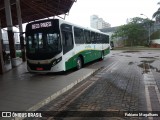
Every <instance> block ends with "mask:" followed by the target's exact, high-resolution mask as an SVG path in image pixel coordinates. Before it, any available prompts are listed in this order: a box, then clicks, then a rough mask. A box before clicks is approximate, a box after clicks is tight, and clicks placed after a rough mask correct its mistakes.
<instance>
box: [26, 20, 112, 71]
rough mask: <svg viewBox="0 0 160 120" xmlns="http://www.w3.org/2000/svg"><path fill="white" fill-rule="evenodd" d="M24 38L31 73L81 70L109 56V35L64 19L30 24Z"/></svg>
mask: <svg viewBox="0 0 160 120" xmlns="http://www.w3.org/2000/svg"><path fill="white" fill-rule="evenodd" d="M25 36H26V56H27V69H28V71H29V72H61V71H67V70H69V69H72V68H77V69H81V68H82V67H83V65H84V64H86V63H88V62H91V61H93V60H96V59H104V56H105V55H107V54H109V53H110V41H109V36H108V35H106V34H105V33H102V32H100V31H99V30H93V29H89V28H84V27H81V26H77V25H75V24H71V23H69V22H66V21H64V20H61V19H47V20H41V21H35V22H31V23H28V24H27V25H26V32H25Z"/></svg>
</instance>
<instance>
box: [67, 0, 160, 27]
mask: <svg viewBox="0 0 160 120" xmlns="http://www.w3.org/2000/svg"><path fill="white" fill-rule="evenodd" d="M159 1H160V0H77V2H75V3H74V4H73V6H72V8H71V9H70V12H69V15H68V16H66V20H67V21H69V22H72V23H75V24H78V25H81V26H85V27H89V26H90V16H91V15H93V14H94V15H98V16H99V17H100V18H103V19H104V20H105V21H106V22H108V23H110V24H111V26H112V27H114V26H119V25H123V24H126V20H127V18H133V17H143V18H146V17H145V16H141V15H140V14H145V15H146V16H147V17H148V18H150V19H152V15H153V13H154V12H155V11H157V9H158V8H159V7H160V5H157V3H158V2H159Z"/></svg>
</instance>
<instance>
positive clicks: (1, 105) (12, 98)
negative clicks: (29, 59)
mask: <svg viewBox="0 0 160 120" xmlns="http://www.w3.org/2000/svg"><path fill="white" fill-rule="evenodd" d="M99 63H101V64H99ZM105 64H106V63H105V60H104V61H99V62H95V63H94V64H91V65H88V66H86V67H84V68H82V69H81V70H78V71H72V72H70V73H69V74H62V75H60V74H59V75H56V74H30V73H28V71H27V69H26V68H27V67H26V63H22V64H21V65H19V66H18V67H16V68H14V69H12V70H10V71H9V72H7V73H5V74H4V75H0V111H26V110H30V111H34V110H37V109H38V108H40V107H42V106H43V105H45V104H46V103H48V102H50V101H52V100H53V99H54V98H56V97H57V96H59V95H60V94H62V93H64V92H65V91H67V90H69V89H70V88H72V87H73V86H74V85H76V84H77V83H78V82H80V81H81V80H83V79H85V78H86V77H88V76H90V75H91V74H93V73H94V72H95V71H97V70H98V69H100V68H101V67H103V66H104V65H105Z"/></svg>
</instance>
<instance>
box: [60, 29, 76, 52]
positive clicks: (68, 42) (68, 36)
mask: <svg viewBox="0 0 160 120" xmlns="http://www.w3.org/2000/svg"><path fill="white" fill-rule="evenodd" d="M62 40H63V54H66V53H67V52H68V51H70V50H71V49H73V45H74V44H73V35H72V33H71V32H69V31H62Z"/></svg>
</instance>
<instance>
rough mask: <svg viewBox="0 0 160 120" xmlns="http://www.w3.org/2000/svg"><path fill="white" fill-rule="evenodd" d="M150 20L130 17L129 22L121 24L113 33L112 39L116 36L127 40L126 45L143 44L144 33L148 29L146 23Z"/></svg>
mask: <svg viewBox="0 0 160 120" xmlns="http://www.w3.org/2000/svg"><path fill="white" fill-rule="evenodd" d="M146 22H148V21H147V20H146V19H143V18H140V17H134V18H132V19H130V21H129V22H128V24H125V25H122V26H120V27H119V28H118V29H117V30H116V31H115V33H114V34H113V35H112V39H114V38H115V37H116V38H117V37H118V38H120V39H123V40H125V41H126V42H125V45H131V46H133V45H142V44H144V35H145V34H146V32H147V30H146V29H145V27H144V25H145V24H146Z"/></svg>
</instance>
